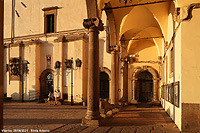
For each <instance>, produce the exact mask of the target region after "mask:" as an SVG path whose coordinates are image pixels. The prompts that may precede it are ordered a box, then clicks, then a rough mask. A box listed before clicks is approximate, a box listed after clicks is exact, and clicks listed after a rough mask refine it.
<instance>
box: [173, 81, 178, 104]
mask: <svg viewBox="0 0 200 133" xmlns="http://www.w3.org/2000/svg"><path fill="white" fill-rule="evenodd" d="M174 105H175V106H177V107H179V82H176V83H174Z"/></svg>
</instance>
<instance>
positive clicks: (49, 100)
mask: <svg viewBox="0 0 200 133" xmlns="http://www.w3.org/2000/svg"><path fill="white" fill-rule="evenodd" d="M53 99H54V95H53V93H52V92H51V91H49V95H48V100H47V101H48V102H49V104H50V105H51V101H52V100H53Z"/></svg>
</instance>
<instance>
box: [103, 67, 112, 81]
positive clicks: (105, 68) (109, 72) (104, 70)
mask: <svg viewBox="0 0 200 133" xmlns="http://www.w3.org/2000/svg"><path fill="white" fill-rule="evenodd" d="M100 72H105V73H107V74H108V76H109V80H111V70H110V69H108V68H107V67H102V68H100Z"/></svg>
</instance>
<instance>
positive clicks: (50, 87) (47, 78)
mask: <svg viewBox="0 0 200 133" xmlns="http://www.w3.org/2000/svg"><path fill="white" fill-rule="evenodd" d="M53 83H54V75H53V70H51V69H46V70H45V71H43V72H42V74H41V76H40V98H47V97H48V94H49V91H51V92H54V84H53Z"/></svg>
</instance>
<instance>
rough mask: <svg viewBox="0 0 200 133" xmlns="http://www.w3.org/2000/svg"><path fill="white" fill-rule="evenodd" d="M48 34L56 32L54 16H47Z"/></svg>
mask: <svg viewBox="0 0 200 133" xmlns="http://www.w3.org/2000/svg"><path fill="white" fill-rule="evenodd" d="M46 19H47V20H46V33H53V32H54V30H55V25H54V14H50V15H46Z"/></svg>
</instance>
